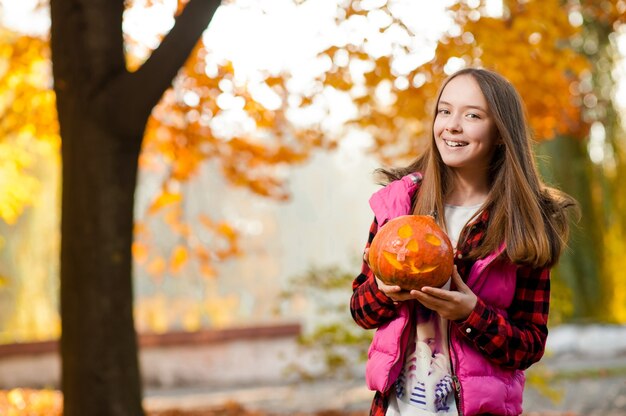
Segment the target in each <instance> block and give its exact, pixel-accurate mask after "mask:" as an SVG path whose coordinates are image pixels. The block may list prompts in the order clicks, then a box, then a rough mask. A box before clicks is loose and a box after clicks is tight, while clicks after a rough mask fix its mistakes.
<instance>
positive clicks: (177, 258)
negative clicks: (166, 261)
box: [170, 245, 189, 273]
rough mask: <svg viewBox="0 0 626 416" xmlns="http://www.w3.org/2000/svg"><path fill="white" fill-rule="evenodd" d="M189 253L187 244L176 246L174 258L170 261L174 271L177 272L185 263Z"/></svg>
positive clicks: (173, 253)
mask: <svg viewBox="0 0 626 416" xmlns="http://www.w3.org/2000/svg"><path fill="white" fill-rule="evenodd" d="M188 258H189V254H188V251H187V248H186V247H185V246H180V245H179V246H176V248H174V251H173V252H172V258H171V261H170V268H171V270H172V272H173V273H177V272H179V271H180V269H181V268H182V267H183V266H184V265H185V263H186V262H187V259H188Z"/></svg>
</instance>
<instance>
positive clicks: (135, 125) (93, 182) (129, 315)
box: [51, 0, 219, 416]
mask: <svg viewBox="0 0 626 416" xmlns="http://www.w3.org/2000/svg"><path fill="white" fill-rule="evenodd" d="M218 6H219V1H214V0H192V1H190V2H189V3H188V5H187V6H186V8H185V10H184V11H183V13H182V14H181V15H180V16H179V17H178V18H177V22H176V24H175V26H174V28H173V29H172V30H171V32H170V33H169V34H168V36H167V37H166V38H165V40H164V41H163V43H162V44H161V46H160V47H159V48H158V49H157V50H156V51H155V52H154V53H153V54H152V56H151V57H150V59H149V60H148V61H147V62H146V63H145V64H144V66H143V67H142V68H141V69H140V70H138V71H137V72H135V73H129V72H128V71H127V70H126V67H125V62H124V53H123V37H122V29H121V27H122V26H121V24H122V13H123V10H124V1H123V0H52V1H51V16H52V31H51V34H52V38H51V44H52V59H53V73H54V82H55V85H54V87H55V92H56V96H57V109H58V116H59V123H60V127H61V137H62V160H63V174H62V180H63V192H62V214H61V322H62V336H61V356H62V390H63V394H64V414H65V415H66V416H85V415H89V416H98V415H102V416H127V415H128V416H130V415H141V414H142V413H143V411H142V408H141V383H140V372H139V366H138V359H137V341H136V335H135V331H134V323H133V294H132V278H131V277H132V271H131V266H132V258H131V244H132V233H133V203H134V191H135V181H136V177H137V165H138V156H139V151H140V149H141V141H142V137H143V131H144V128H145V124H146V122H147V119H148V117H149V115H150V111H151V110H152V108H153V107H154V106H155V105H156V104H157V102H158V100H159V99H160V97H161V95H162V94H163V92H164V91H165V90H166V89H167V88H168V87H169V86H170V85H171V81H172V79H173V78H174V76H175V75H176V73H177V71H178V69H179V68H180V67H181V66H182V65H183V63H184V61H185V59H186V58H187V56H188V55H189V53H190V52H191V50H192V49H193V46H194V45H195V43H196V42H197V40H198V38H199V37H200V35H201V34H202V31H203V30H204V29H205V28H206V26H207V25H208V22H209V21H210V19H211V17H212V15H213V13H214V12H215V10H216V9H217V7H218Z"/></svg>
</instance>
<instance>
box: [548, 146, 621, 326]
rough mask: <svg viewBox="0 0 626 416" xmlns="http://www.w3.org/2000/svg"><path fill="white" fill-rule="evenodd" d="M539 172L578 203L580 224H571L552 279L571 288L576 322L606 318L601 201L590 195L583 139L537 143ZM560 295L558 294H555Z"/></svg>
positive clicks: (589, 168)
mask: <svg viewBox="0 0 626 416" xmlns="http://www.w3.org/2000/svg"><path fill="white" fill-rule="evenodd" d="M538 154H539V155H540V158H539V160H540V161H541V160H542V158H543V157H544V156H547V157H548V160H547V161H545V162H544V163H541V164H540V168H541V171H542V173H543V175H544V177H545V178H546V179H547V181H548V182H549V183H552V184H554V185H556V186H557V187H559V188H560V189H562V190H563V191H565V192H567V193H568V194H570V195H571V196H573V197H574V198H576V200H577V201H578V202H579V204H580V209H581V213H582V217H581V220H580V223H578V224H572V227H571V228H570V229H571V235H570V240H569V244H568V247H567V248H566V250H565V251H564V252H563V255H562V257H561V260H560V262H559V265H558V267H557V269H556V278H558V279H562V281H563V282H565V283H566V286H567V287H569V288H570V289H571V302H572V305H571V307H572V308H571V311H572V312H571V314H572V316H571V317H570V318H571V319H573V320H577V321H589V320H598V319H599V320H602V319H606V316H607V309H606V308H607V307H608V305H609V302H608V301H609V293H608V289H607V288H606V287H605V284H604V281H603V279H602V276H603V263H604V252H603V246H604V244H603V242H604V240H603V218H604V215H603V212H602V204H601V203H597V202H598V201H595V198H594V197H593V192H592V190H593V188H594V186H597V185H596V184H594V180H593V166H591V161H590V160H589V156H588V155H587V149H586V142H584V141H581V140H576V139H572V138H570V137H557V138H556V139H554V140H550V141H547V142H544V143H542V144H541V145H540V146H538ZM557 295H560V294H557Z"/></svg>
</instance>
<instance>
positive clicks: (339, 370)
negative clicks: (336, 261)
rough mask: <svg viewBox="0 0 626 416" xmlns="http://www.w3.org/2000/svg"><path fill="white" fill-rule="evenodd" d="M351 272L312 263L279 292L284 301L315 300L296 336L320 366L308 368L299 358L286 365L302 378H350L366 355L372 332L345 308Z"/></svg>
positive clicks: (302, 346) (305, 350)
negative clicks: (298, 360)
mask: <svg viewBox="0 0 626 416" xmlns="http://www.w3.org/2000/svg"><path fill="white" fill-rule="evenodd" d="M353 279H354V275H353V274H352V273H351V272H350V271H346V270H343V269H342V268H340V267H338V266H328V267H312V268H311V269H310V270H309V271H308V272H307V273H305V274H303V275H300V276H295V277H293V278H292V279H291V280H290V281H289V284H288V286H287V288H286V289H285V290H284V291H283V292H282V293H281V294H280V298H281V299H283V300H284V301H288V302H294V301H296V302H297V301H298V299H307V300H309V301H308V302H310V300H313V299H314V300H315V301H314V302H311V304H310V307H311V310H310V311H309V312H308V313H307V316H313V317H314V319H311V323H310V325H308V327H305V331H304V334H303V335H301V336H300V338H299V340H298V341H299V344H300V347H301V348H302V350H303V351H304V352H307V353H309V354H312V355H313V356H314V357H315V362H316V363H321V364H322V365H321V369H315V370H313V371H311V370H310V369H308V368H307V366H306V365H304V364H302V363H301V362H294V363H292V364H291V365H290V367H289V371H290V372H294V373H296V374H298V375H299V376H300V377H302V378H303V379H313V378H315V377H316V376H319V374H317V373H316V372H317V371H320V372H321V374H322V375H323V376H330V377H340V378H341V377H343V378H350V377H353V376H354V368H355V364H362V363H364V362H365V360H366V359H367V349H368V347H369V344H370V342H371V340H372V335H373V333H372V332H371V331H364V330H363V329H361V328H359V327H357V326H356V324H355V323H354V321H353V320H352V317H351V316H350V311H349V300H350V295H351V290H350V287H351V284H352V280H353Z"/></svg>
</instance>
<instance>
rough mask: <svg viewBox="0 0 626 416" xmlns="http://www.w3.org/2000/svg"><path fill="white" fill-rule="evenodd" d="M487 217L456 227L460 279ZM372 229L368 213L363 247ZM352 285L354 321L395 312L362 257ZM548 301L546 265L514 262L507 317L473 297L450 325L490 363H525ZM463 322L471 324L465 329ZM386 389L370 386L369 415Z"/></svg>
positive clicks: (370, 321)
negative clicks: (373, 392)
mask: <svg viewBox="0 0 626 416" xmlns="http://www.w3.org/2000/svg"><path fill="white" fill-rule="evenodd" d="M488 222H489V212H488V211H484V212H483V213H482V214H481V215H480V217H478V218H477V219H476V220H475V221H473V222H472V223H471V224H469V225H468V226H467V227H465V229H464V230H463V232H462V233H461V236H460V238H459V246H458V248H457V251H456V253H455V257H454V258H455V260H454V262H455V264H456V266H457V268H458V271H459V274H460V275H461V277H462V278H463V280H467V276H468V275H469V271H470V270H471V268H472V266H473V264H474V260H471V259H467V260H466V258H467V255H468V254H469V253H470V251H471V250H472V249H473V248H475V247H477V246H478V245H479V244H480V243H481V241H482V239H483V237H484V235H485V231H486V229H487V224H488ZM377 230H378V224H377V222H376V220H375V219H374V222H373V223H372V225H371V227H370V233H369V238H368V241H367V245H366V247H369V246H370V244H371V243H372V239H373V238H374V235H376V232H377ZM459 254H460V256H459ZM352 288H353V295H352V299H351V301H350V310H351V312H352V317H353V318H354V320H355V322H356V323H357V324H358V325H359V326H361V327H363V328H365V329H372V328H378V327H379V326H380V325H382V324H384V323H385V322H387V321H389V320H390V319H392V318H394V317H395V315H396V310H395V306H394V304H393V301H392V300H391V299H389V298H388V297H387V296H386V295H385V294H384V293H383V292H381V291H380V290H379V289H378V286H377V285H376V281H375V279H374V274H373V273H372V271H371V270H370V268H369V266H368V265H367V263H365V262H363V266H362V269H361V274H359V275H358V276H357V277H356V279H355V280H354V282H353V283H352ZM549 304H550V269H549V268H545V267H544V268H531V267H528V266H520V267H518V270H517V283H516V289H515V295H514V299H513V302H512V303H511V306H510V307H509V309H508V310H507V311H506V312H507V315H508V318H507V317H506V316H504V315H502V314H501V313H498V312H497V311H496V310H494V309H492V308H490V306H489V305H487V304H485V303H484V302H483V301H482V300H480V299H478V302H477V303H476V307H475V308H474V310H473V311H472V313H471V314H470V316H469V317H468V318H467V319H466V320H465V321H462V322H461V321H458V322H456V321H455V322H451V325H458V326H459V327H460V328H461V329H462V331H461V332H462V333H463V334H464V335H465V336H466V337H467V338H468V340H469V341H470V342H471V343H472V344H473V345H474V346H475V347H476V349H478V350H479V351H481V352H482V353H483V354H484V355H485V356H487V357H488V358H489V359H490V360H491V361H493V362H494V363H496V364H498V365H501V366H503V367H507V368H515V369H526V368H528V367H529V366H530V365H531V364H533V363H535V362H537V361H539V359H540V358H541V357H542V355H543V352H544V348H545V342H546V338H547V336H548V327H547V323H548V308H549ZM465 328H473V329H474V330H472V331H470V332H469V333H467V332H466V331H465ZM391 391H393V389H390V390H389V391H388V392H387V394H385V393H381V392H376V395H375V397H374V402H373V403H372V407H371V410H370V415H372V416H384V414H385V412H386V409H387V405H388V399H389V393H390V392H391Z"/></svg>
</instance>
